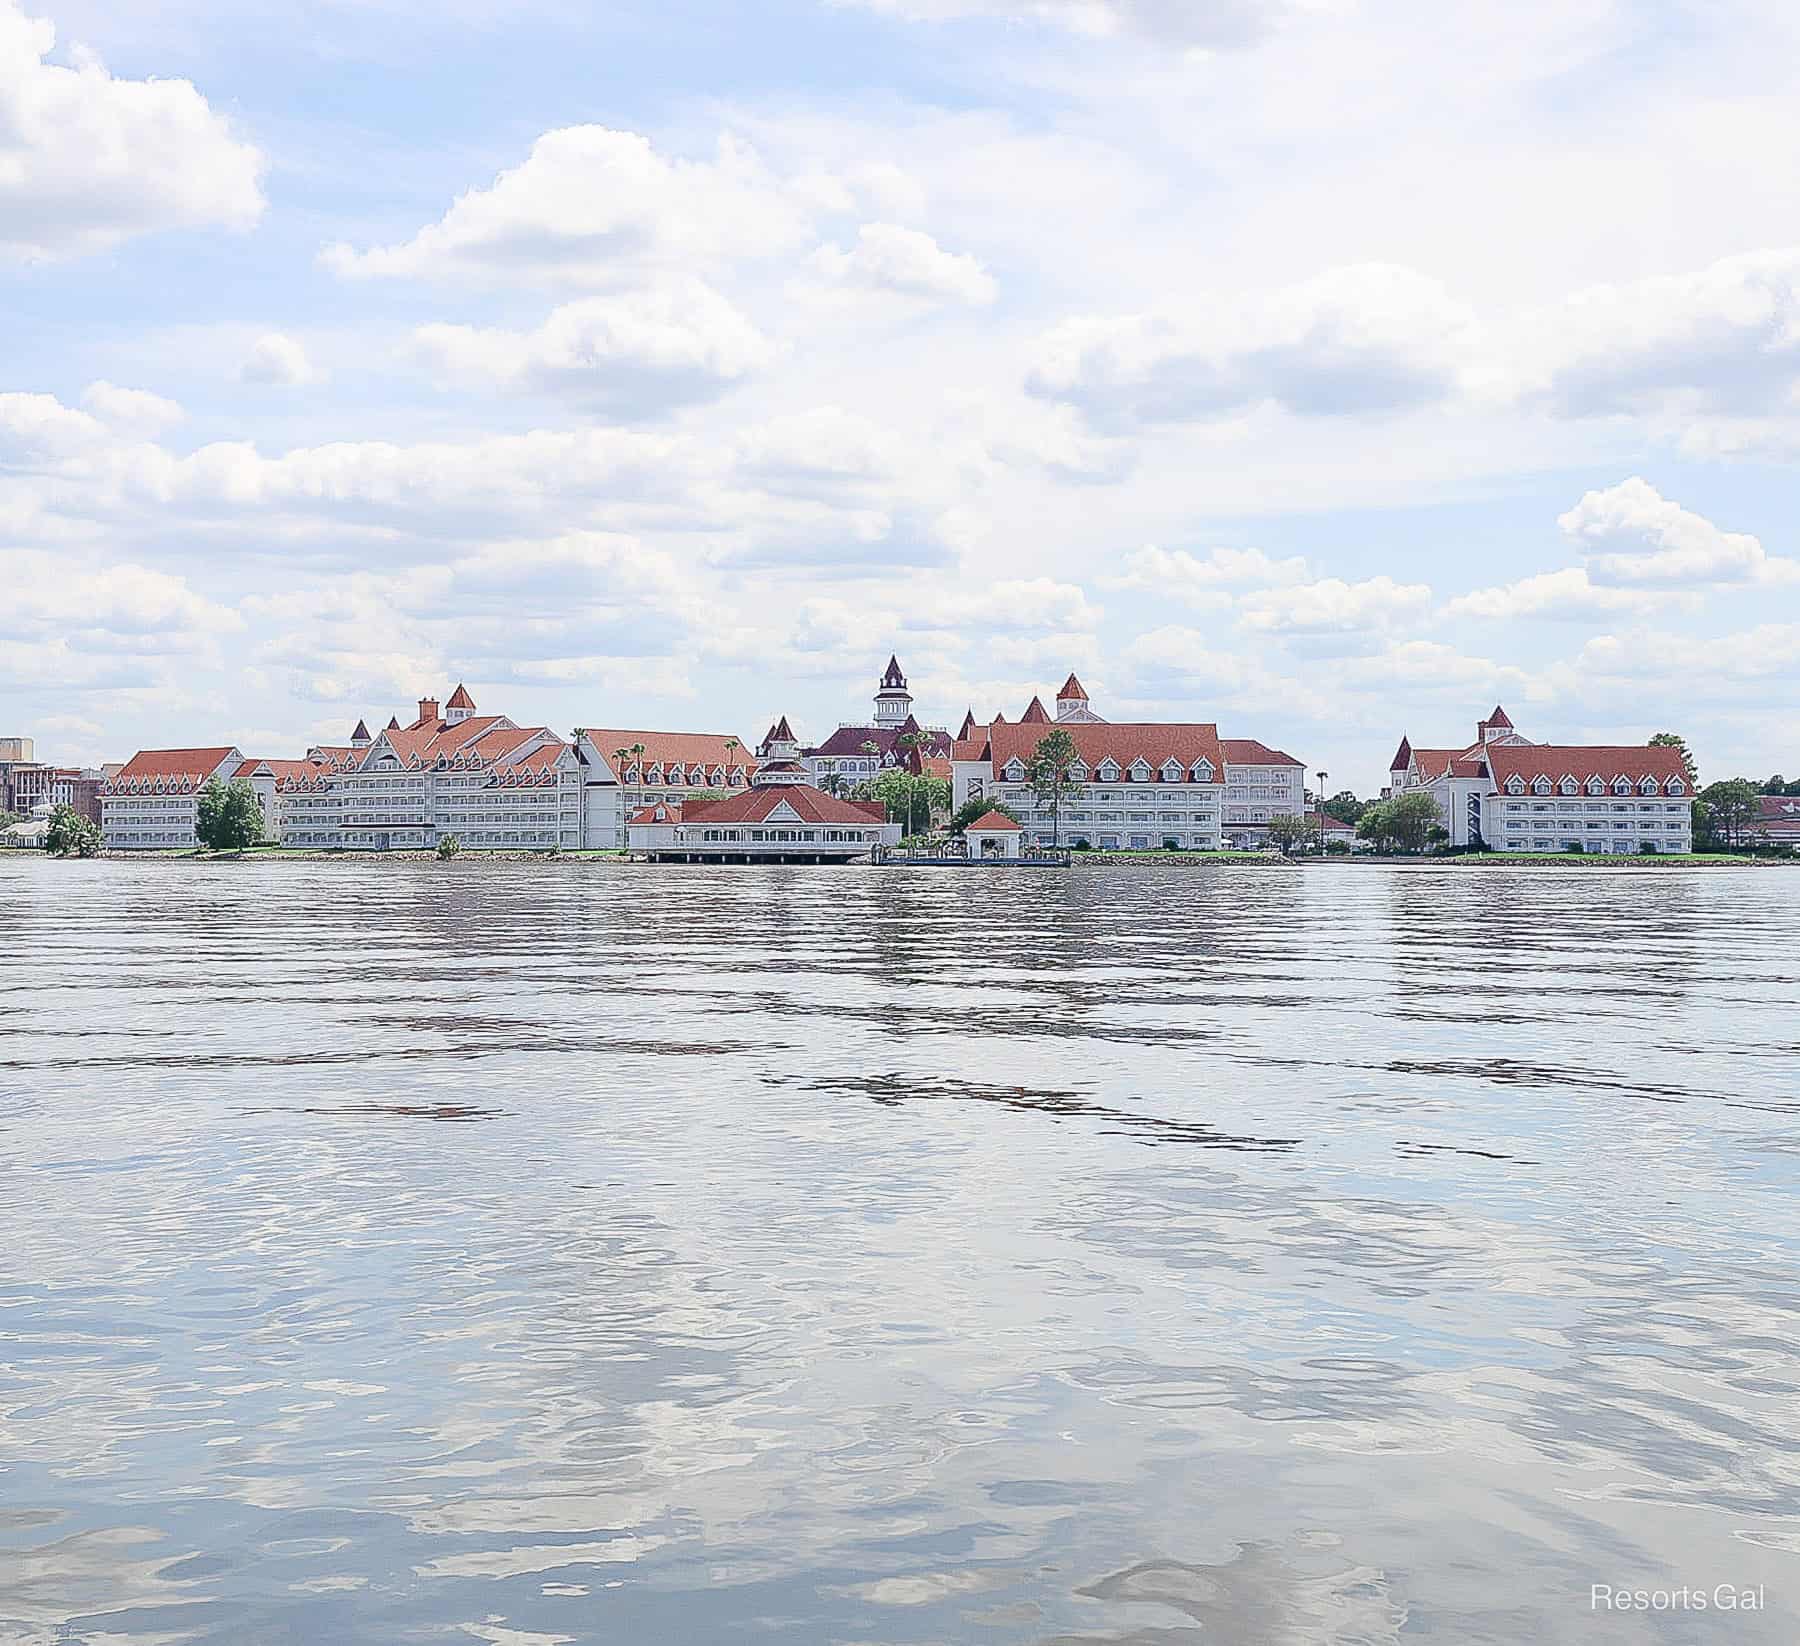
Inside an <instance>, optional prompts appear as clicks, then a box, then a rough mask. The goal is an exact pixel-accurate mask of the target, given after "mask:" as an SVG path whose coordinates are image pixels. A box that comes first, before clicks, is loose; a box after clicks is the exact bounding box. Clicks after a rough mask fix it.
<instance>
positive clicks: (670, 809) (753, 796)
mask: <svg viewBox="0 0 1800 1646" xmlns="http://www.w3.org/2000/svg"><path fill="white" fill-rule="evenodd" d="M764 747H765V749H767V751H768V752H769V755H770V758H769V759H768V760H767V761H765V762H764V763H763V764H762V765H761V766H759V767H758V768H757V771H756V775H755V778H754V782H753V786H752V787H750V788H748V789H746V790H744V791H743V792H742V793H740V794H727V795H724V796H723V797H712V798H701V799H687V800H676V801H659V802H657V803H656V804H654V805H650V806H645V807H642V808H640V809H639V810H637V811H636V812H634V813H633V814H632V815H631V817H630V819H629V820H628V822H627V825H626V834H627V842H628V844H629V846H630V849H631V850H632V851H633V852H638V853H642V854H643V855H645V856H647V857H649V858H651V859H652V860H654V861H656V862H664V863H848V862H850V861H851V860H852V859H853V858H859V857H867V856H869V855H870V854H871V853H872V852H873V851H874V850H875V848H876V847H878V846H883V845H893V844H894V843H895V842H896V841H897V840H898V839H899V837H900V828H899V825H898V824H890V823H888V822H887V821H886V812H885V809H884V808H883V806H882V805H881V803H880V802H879V801H873V800H840V799H838V798H837V797H836V796H834V795H829V794H826V793H825V792H824V791H823V790H821V789H816V788H814V787H813V786H812V785H811V784H810V783H808V782H807V781H806V780H805V772H804V769H803V768H801V767H800V766H799V764H798V760H797V758H796V757H797V755H798V753H799V745H798V744H797V743H796V742H795V740H794V736H793V732H792V730H791V729H790V728H789V726H788V723H787V717H786V716H785V715H784V716H783V717H782V718H781V720H779V721H778V722H777V723H776V724H775V725H774V726H772V727H771V728H770V730H769V736H768V737H767V738H766V739H764ZM796 774H798V775H796Z"/></svg>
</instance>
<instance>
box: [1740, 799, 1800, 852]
mask: <svg viewBox="0 0 1800 1646" xmlns="http://www.w3.org/2000/svg"><path fill="white" fill-rule="evenodd" d="M1750 834H1751V836H1752V838H1753V839H1754V840H1755V841H1756V842H1757V843H1758V844H1759V845H1764V846H1786V847H1788V848H1789V850H1791V851H1797V852H1800V797H1796V796H1794V795H1791V794H1788V795H1782V794H1765V795H1764V796H1763V797H1762V809H1761V815H1760V816H1759V817H1758V818H1757V820H1756V821H1755V822H1754V823H1753V824H1751V826H1750Z"/></svg>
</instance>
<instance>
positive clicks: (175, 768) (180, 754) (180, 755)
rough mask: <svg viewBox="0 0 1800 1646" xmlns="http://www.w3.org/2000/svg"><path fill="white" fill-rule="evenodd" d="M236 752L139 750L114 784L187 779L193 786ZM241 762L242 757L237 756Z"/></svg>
mask: <svg viewBox="0 0 1800 1646" xmlns="http://www.w3.org/2000/svg"><path fill="white" fill-rule="evenodd" d="M234 754H237V750H236V749H233V748H231V747H229V746H227V747H225V748H218V749H139V750H138V752H137V753H136V754H134V755H133V756H132V757H131V758H130V759H129V760H127V761H126V762H125V764H124V765H123V766H121V767H120V768H119V770H118V772H117V773H116V774H115V776H114V778H113V781H114V782H115V783H126V782H135V781H137V780H138V779H140V778H146V777H148V778H156V777H162V778H171V777H176V778H179V777H185V778H190V779H192V780H193V781H194V782H196V783H200V782H204V781H205V780H206V779H207V778H209V777H211V776H212V774H213V773H214V772H216V771H217V770H218V769H219V768H220V767H221V766H222V765H224V764H225V761H226V758H227V757H228V756H230V755H234ZM239 758H240V759H241V758H242V757H241V756H239Z"/></svg>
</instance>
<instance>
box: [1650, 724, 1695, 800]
mask: <svg viewBox="0 0 1800 1646" xmlns="http://www.w3.org/2000/svg"><path fill="white" fill-rule="evenodd" d="M1650 747H1651V748H1653V749H1679V750H1680V751H1681V769H1682V772H1683V773H1684V774H1685V775H1686V777H1687V784H1688V788H1689V789H1697V788H1699V787H1700V768H1699V767H1698V766H1696V765H1695V764H1694V755H1693V751H1692V750H1691V749H1689V748H1688V746H1687V739H1686V738H1685V737H1683V736H1682V735H1681V734H1680V733H1679V732H1658V733H1657V734H1656V736H1654V737H1653V738H1651V739H1650Z"/></svg>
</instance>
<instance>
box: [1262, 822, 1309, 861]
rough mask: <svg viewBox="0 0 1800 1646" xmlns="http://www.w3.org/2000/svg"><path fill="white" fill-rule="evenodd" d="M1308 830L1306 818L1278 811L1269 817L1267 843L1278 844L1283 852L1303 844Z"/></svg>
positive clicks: (1285, 852)
mask: <svg viewBox="0 0 1800 1646" xmlns="http://www.w3.org/2000/svg"><path fill="white" fill-rule="evenodd" d="M1310 832H1311V830H1310V829H1309V828H1308V826H1307V822H1306V819H1305V818H1304V817H1296V816H1295V815H1294V814H1293V813H1292V812H1278V813H1277V814H1276V815H1275V816H1274V817H1271V818H1270V819H1269V844H1270V845H1272V846H1279V847H1280V848H1281V850H1282V852H1283V854H1287V853H1290V852H1292V851H1293V849H1294V848H1295V847H1296V846H1302V845H1305V843H1306V839H1307V836H1308V834H1309V833H1310Z"/></svg>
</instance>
